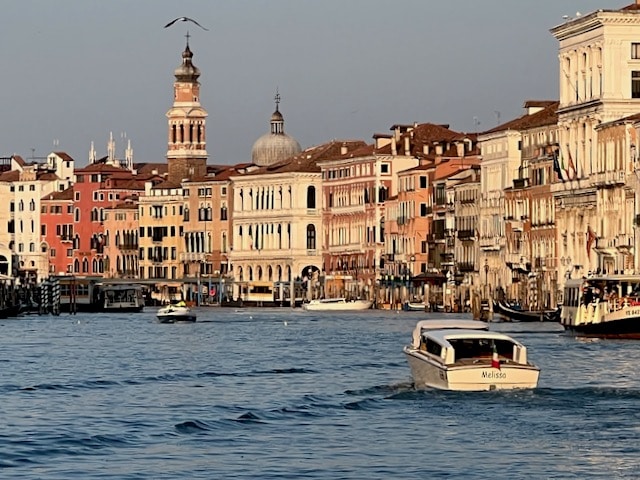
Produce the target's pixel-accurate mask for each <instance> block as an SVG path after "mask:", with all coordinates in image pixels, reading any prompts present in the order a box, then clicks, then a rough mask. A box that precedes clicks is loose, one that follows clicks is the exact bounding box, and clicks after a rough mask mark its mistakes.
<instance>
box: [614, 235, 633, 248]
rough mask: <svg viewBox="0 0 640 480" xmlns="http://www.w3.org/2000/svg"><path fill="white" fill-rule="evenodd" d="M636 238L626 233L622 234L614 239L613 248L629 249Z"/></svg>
mask: <svg viewBox="0 0 640 480" xmlns="http://www.w3.org/2000/svg"><path fill="white" fill-rule="evenodd" d="M633 241H634V237H633V235H628V234H626V233H620V234H618V235H616V236H615V238H614V239H613V246H614V247H617V248H622V249H624V248H629V247H632V246H633Z"/></svg>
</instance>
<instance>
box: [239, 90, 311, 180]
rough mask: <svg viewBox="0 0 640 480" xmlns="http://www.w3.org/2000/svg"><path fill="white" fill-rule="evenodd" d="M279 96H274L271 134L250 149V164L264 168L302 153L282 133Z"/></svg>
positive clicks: (297, 144)
mask: <svg viewBox="0 0 640 480" xmlns="http://www.w3.org/2000/svg"><path fill="white" fill-rule="evenodd" d="M279 102H280V95H278V94H276V111H275V112H273V115H271V122H270V123H271V133H266V134H264V135H262V136H261V137H260V138H258V140H256V142H255V143H254V144H253V148H252V149H251V161H252V163H254V164H256V165H258V166H260V167H266V166H268V165H273V164H274V163H278V162H280V161H282V160H286V159H287V158H289V157H293V156H294V155H297V154H298V153H300V152H301V151H302V148H301V147H300V144H299V143H298V142H297V140H296V139H295V138H293V137H290V136H289V135H287V134H286V133H284V117H283V116H282V113H280V110H279V109H278V103H279Z"/></svg>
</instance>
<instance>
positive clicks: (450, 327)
mask: <svg viewBox="0 0 640 480" xmlns="http://www.w3.org/2000/svg"><path fill="white" fill-rule="evenodd" d="M460 329H464V330H472V331H478V330H489V324H487V323H485V322H480V321H478V320H464V319H449V320H420V321H419V322H418V323H417V324H416V326H415V328H414V329H413V346H414V347H416V348H418V346H419V345H420V337H421V336H422V334H423V333H424V332H428V331H433V330H443V331H458V330H460Z"/></svg>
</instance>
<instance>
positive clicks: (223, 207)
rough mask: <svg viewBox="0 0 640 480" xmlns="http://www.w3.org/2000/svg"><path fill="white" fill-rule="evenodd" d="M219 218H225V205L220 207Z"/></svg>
mask: <svg viewBox="0 0 640 480" xmlns="http://www.w3.org/2000/svg"><path fill="white" fill-rule="evenodd" d="M220 220H227V207H226V206H225V205H223V206H222V208H221V209H220Z"/></svg>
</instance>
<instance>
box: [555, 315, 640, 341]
mask: <svg viewBox="0 0 640 480" xmlns="http://www.w3.org/2000/svg"><path fill="white" fill-rule="evenodd" d="M563 326H564V329H565V331H567V332H569V333H573V334H575V335H578V336H584V337H598V338H629V339H636V340H640V316H634V317H628V318H620V319H615V320H609V321H604V322H600V323H586V324H580V325H563Z"/></svg>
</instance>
